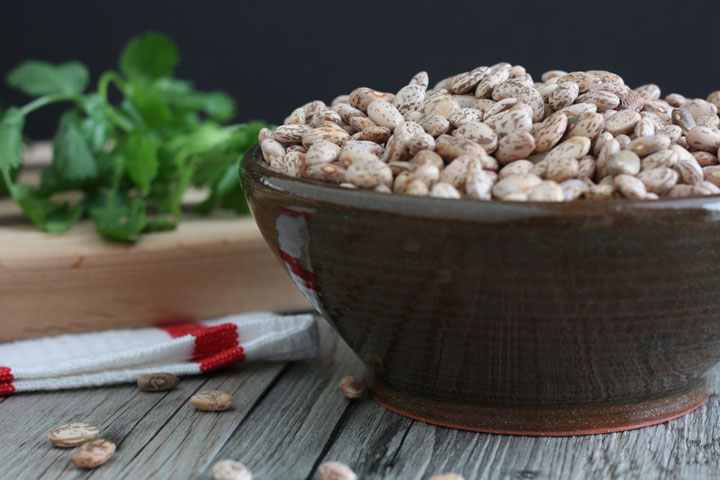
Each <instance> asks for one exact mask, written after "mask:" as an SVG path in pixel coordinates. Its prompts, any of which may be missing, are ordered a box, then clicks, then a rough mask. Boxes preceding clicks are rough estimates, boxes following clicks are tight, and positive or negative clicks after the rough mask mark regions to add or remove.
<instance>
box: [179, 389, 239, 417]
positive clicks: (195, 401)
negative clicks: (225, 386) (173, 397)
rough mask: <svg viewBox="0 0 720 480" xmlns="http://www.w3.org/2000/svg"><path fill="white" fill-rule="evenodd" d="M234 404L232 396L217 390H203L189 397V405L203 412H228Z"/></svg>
mask: <svg viewBox="0 0 720 480" xmlns="http://www.w3.org/2000/svg"><path fill="white" fill-rule="evenodd" d="M234 403H235V400H234V399H233V397H232V395H230V394H229V393H225V392H221V391H219V390H205V391H202V392H199V393H196V394H195V395H193V396H192V397H190V405H192V406H193V407H195V408H197V409H198V410H202V411H205V412H222V411H225V410H230V409H231V408H232V406H233V404H234Z"/></svg>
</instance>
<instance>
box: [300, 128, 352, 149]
mask: <svg viewBox="0 0 720 480" xmlns="http://www.w3.org/2000/svg"><path fill="white" fill-rule="evenodd" d="M349 138H350V135H349V134H348V133H347V132H346V131H345V130H343V129H342V128H341V127H339V126H338V125H336V124H334V123H329V122H326V123H324V124H322V125H321V126H319V127H317V128H313V129H312V130H310V131H309V132H307V133H305V134H304V135H303V137H302V144H303V146H305V147H306V148H307V147H310V146H311V145H312V144H313V143H315V142H317V141H318V140H327V141H329V142H332V143H335V144H338V145H342V144H343V143H345V142H346V141H347V140H348V139H349Z"/></svg>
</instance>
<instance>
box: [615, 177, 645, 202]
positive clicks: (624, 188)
mask: <svg viewBox="0 0 720 480" xmlns="http://www.w3.org/2000/svg"><path fill="white" fill-rule="evenodd" d="M615 186H616V187H617V189H618V190H619V191H620V193H621V194H622V195H623V196H624V197H625V198H631V199H633V200H640V199H643V198H645V196H646V195H647V190H646V189H645V184H644V183H643V182H642V181H640V180H639V179H638V178H636V177H633V176H632V175H626V174H620V175H618V176H616V177H615Z"/></svg>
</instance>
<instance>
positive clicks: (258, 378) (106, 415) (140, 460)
mask: <svg viewBox="0 0 720 480" xmlns="http://www.w3.org/2000/svg"><path fill="white" fill-rule="evenodd" d="M321 332H322V333H321V337H322V355H321V357H320V358H318V359H316V360H312V361H307V362H299V363H294V364H290V365H288V366H286V365H285V364H256V365H253V364H247V365H240V366H238V367H236V368H233V369H228V370H224V371H221V372H217V373H215V374H214V375H211V376H205V377H196V378H186V379H184V380H183V382H182V383H181V386H180V387H179V388H178V389H177V390H174V391H172V392H168V393H166V394H147V393H142V392H138V391H137V390H136V389H135V388H134V387H132V386H123V387H114V388H102V389H96V390H82V391H72V392H61V393H53V394H35V395H18V396H17V397H8V398H6V399H0V419H1V423H0V478H19V479H23V478H33V479H34V478H48V479H56V478H71V479H72V478H99V479H103V478H108V479H123V478H127V479H133V480H134V479H144V478H153V479H160V480H162V479H165V478H172V479H184V478H204V479H209V478H211V476H210V474H209V468H210V466H211V465H212V464H213V463H214V462H215V461H217V460H220V459H224V458H232V459H236V460H239V461H241V462H243V463H245V464H247V465H248V466H249V467H250V468H251V469H252V470H253V472H254V474H255V478H258V479H261V478H283V479H295V478H298V479H309V478H315V471H316V469H317V467H318V465H319V464H320V463H321V462H323V461H327V460H337V461H341V462H343V463H347V464H348V465H351V466H352V467H353V468H354V469H355V471H356V472H358V474H359V475H360V477H361V478H363V479H375V478H388V479H393V478H401V479H417V480H420V479H427V478H428V477H429V476H431V475H433V474H437V473H441V472H448V471H454V472H457V473H461V474H463V475H464V476H465V478H466V479H474V478H490V479H496V478H497V479H500V478H502V479H506V478H510V479H575V478H578V479H595V478H598V479H600V478H602V479H604V478H611V479H612V478H648V479H655V478H660V479H663V478H668V479H675V478H679V479H696V478H698V479H699V478H702V479H704V478H717V477H718V475H720V428H719V427H718V424H719V423H720V418H719V417H720V397H719V396H718V395H717V393H713V394H712V395H711V398H710V400H709V402H708V404H707V405H705V406H703V407H701V408H700V409H698V410H697V411H696V412H694V413H692V414H690V415H689V416H686V417H683V418H681V419H678V420H675V421H672V422H670V423H667V424H664V425H659V426H656V427H650V428H645V429H640V430H635V431H631V432H622V433H616V434H611V435H600V436H588V437H566V438H528V437H507V436H499V435H486V434H478V433H472V432H463V431H457V430H451V429H445V428H439V427H434V426H431V425H427V424H424V423H421V422H416V421H413V420H410V419H407V418H405V417H402V416H399V415H396V414H394V413H391V412H389V411H387V410H385V409H383V408H382V407H380V406H379V405H377V404H375V403H374V402H372V401H371V400H369V399H364V400H361V401H355V402H349V401H347V400H346V399H345V398H344V397H342V395H340V394H339V392H337V381H338V380H339V378H340V377H342V376H344V375H362V374H363V372H364V367H362V365H361V364H360V362H359V361H358V360H357V359H356V358H355V356H354V355H353V354H352V353H351V352H350V351H349V349H348V348H347V346H346V345H345V344H344V342H342V341H340V340H338V338H337V337H336V335H335V334H334V332H332V331H331V330H330V329H329V328H328V327H326V326H323V328H322V329H321ZM710 381H711V382H710V387H711V391H712V392H718V391H719V390H720V368H716V369H714V370H713V372H712V374H711V377H710ZM201 388H202V389H206V388H219V389H224V390H228V391H231V392H233V393H234V395H235V398H236V401H237V404H236V408H235V409H234V410H233V411H231V412H226V413H221V414H206V413H200V412H196V411H194V410H193V409H192V408H191V407H189V406H188V405H187V399H188V398H189V396H190V395H192V393H193V392H194V391H196V390H198V389H201ZM73 420H76V421H81V420H86V421H89V422H91V423H94V424H96V425H98V426H99V427H100V428H101V429H102V431H103V432H104V433H103V435H104V436H106V437H107V438H110V439H112V440H114V441H116V442H118V451H117V453H116V455H115V457H114V458H113V459H112V461H111V462H110V463H109V464H107V465H105V466H103V467H102V468H100V469H97V470H95V471H94V472H88V473H85V472H78V471H76V470H75V469H74V467H73V466H72V465H71V464H70V460H69V459H70V455H71V454H72V452H71V451H65V450H59V449H53V448H51V447H50V446H49V444H48V443H47V440H46V439H45V436H46V434H47V432H48V431H49V430H50V429H52V428H53V427H55V426H57V425H59V424H62V423H65V422H68V421H73Z"/></svg>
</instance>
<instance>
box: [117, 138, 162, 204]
mask: <svg viewBox="0 0 720 480" xmlns="http://www.w3.org/2000/svg"><path fill="white" fill-rule="evenodd" d="M121 150H122V154H123V156H124V157H125V168H126V170H127V173H128V175H129V176H130V178H131V179H132V181H133V182H135V184H136V185H137V186H138V187H140V188H141V189H142V190H143V191H145V192H147V191H148V190H150V183H151V182H152V181H153V179H154V178H155V176H156V175H157V173H158V168H159V161H158V157H157V146H156V145H155V142H154V141H153V140H152V139H151V138H150V137H149V136H147V135H146V134H144V133H143V132H141V131H135V132H131V133H130V134H129V136H128V138H127V140H126V141H125V142H124V143H123V145H122V147H121Z"/></svg>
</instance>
